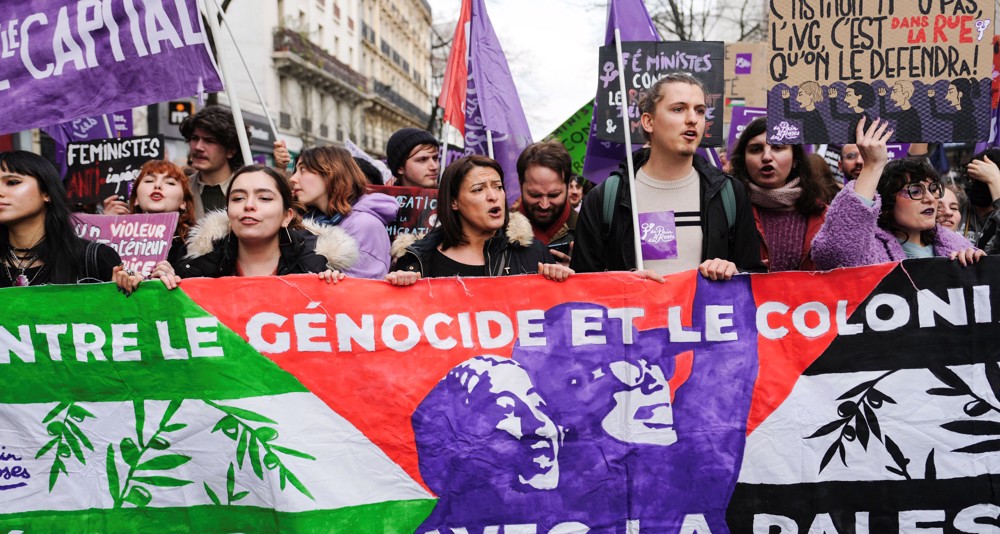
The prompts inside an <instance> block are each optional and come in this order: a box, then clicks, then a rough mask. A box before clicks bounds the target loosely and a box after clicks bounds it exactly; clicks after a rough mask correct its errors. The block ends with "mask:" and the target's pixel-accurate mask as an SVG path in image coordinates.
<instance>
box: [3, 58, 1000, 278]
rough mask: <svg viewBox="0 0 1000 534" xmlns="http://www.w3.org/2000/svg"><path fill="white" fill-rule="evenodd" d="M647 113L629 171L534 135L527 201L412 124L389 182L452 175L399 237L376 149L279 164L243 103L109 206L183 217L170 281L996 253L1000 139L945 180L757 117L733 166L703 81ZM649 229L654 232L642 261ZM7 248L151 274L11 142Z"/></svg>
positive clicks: (497, 175)
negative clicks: (798, 136) (592, 172)
mask: <svg viewBox="0 0 1000 534" xmlns="http://www.w3.org/2000/svg"><path fill="white" fill-rule="evenodd" d="M639 109H640V111H641V112H642V115H641V119H640V120H641V125H642V131H643V133H644V134H645V137H646V145H645V146H644V147H643V148H642V149H641V150H639V151H637V152H636V153H635V154H634V169H635V177H634V181H632V180H630V179H629V171H628V169H627V165H626V163H625V162H624V161H623V162H622V165H621V167H620V168H619V170H617V171H615V173H613V174H612V176H610V177H599V179H598V180H594V181H600V182H601V183H600V184H599V185H596V186H595V185H594V184H593V183H592V182H591V181H589V180H587V179H585V178H584V177H582V176H579V175H575V174H574V173H573V168H572V161H571V159H570V155H569V153H568V152H567V150H566V149H565V147H563V146H562V144H560V143H559V142H558V141H546V142H541V143H535V144H533V145H531V146H529V147H528V148H527V149H526V150H525V151H524V152H523V153H522V154H521V156H520V158H519V159H518V162H517V173H518V183H519V185H520V188H521V190H520V200H519V201H518V203H517V205H515V206H510V205H508V202H507V198H508V195H507V194H506V192H505V191H504V169H503V168H502V167H501V165H500V164H499V163H497V162H496V161H494V160H492V159H490V158H487V157H485V156H466V157H462V158H460V159H458V160H456V161H454V162H452V163H451V164H450V165H448V166H447V168H445V169H443V170H442V169H441V166H440V165H441V163H440V161H439V158H440V155H439V147H438V141H437V140H436V139H435V137H434V136H433V135H432V134H431V133H430V132H427V131H425V130H421V129H417V128H404V129H402V130H399V131H397V132H396V133H394V134H393V135H392V136H391V137H390V139H389V141H388V144H387V146H386V150H385V152H386V155H387V167H388V169H389V173H391V175H392V176H391V179H389V180H386V181H385V185H397V186H410V187H420V188H434V189H437V195H438V197H437V200H438V202H437V210H438V212H437V219H436V220H437V224H436V227H435V228H433V229H432V230H431V231H430V232H429V233H427V234H425V235H412V234H405V235H401V236H400V237H398V238H397V239H396V241H395V242H391V241H390V236H389V234H388V232H387V231H386V227H387V225H389V224H390V223H392V222H393V221H394V220H395V218H396V216H397V211H398V204H397V202H396V199H395V198H394V197H392V196H389V195H386V194H382V193H377V192H371V191H370V189H369V188H370V187H371V186H373V185H382V184H383V178H382V176H381V174H380V173H379V171H378V169H376V168H375V167H374V166H373V165H372V164H371V163H369V162H368V161H366V160H365V159H361V158H355V157H352V156H351V154H350V153H349V152H348V151H347V150H345V149H343V148H339V147H334V146H319V147H312V148H305V149H303V150H302V151H301V152H300V153H299V154H298V155H297V157H295V159H294V161H293V159H292V156H291V154H290V153H289V152H288V150H287V148H286V147H285V145H284V143H283V142H281V141H279V142H277V143H275V152H274V161H275V166H274V167H267V166H263V165H248V166H244V162H243V160H242V156H241V153H240V150H239V146H238V141H237V139H238V137H237V135H236V127H235V124H234V122H233V120H232V116H231V115H230V112H229V111H228V110H226V109H225V108H222V107H219V106H210V107H207V108H205V109H203V110H202V111H200V112H199V113H197V114H195V115H193V116H191V117H189V118H188V119H187V120H185V121H184V123H183V124H181V126H180V130H181V133H182V134H183V136H184V138H185V139H186V140H187V142H188V146H189V156H188V165H189V166H188V167H187V168H181V167H180V166H178V165H175V164H174V163H171V162H169V161H161V160H155V161H150V162H148V163H146V164H145V165H143V167H142V168H141V169H140V171H139V173H138V178H137V179H136V181H135V183H134V186H133V187H131V188H130V194H129V196H128V198H127V199H126V198H120V197H118V196H112V197H109V198H107V199H105V200H104V202H103V205H102V206H100V208H101V211H102V212H103V213H104V214H109V215H124V214H130V213H169V212H177V213H178V224H177V228H176V232H175V233H174V235H173V236H172V239H171V243H170V248H169V254H168V256H167V259H166V260H164V261H161V262H159V263H157V264H156V265H155V266H154V267H153V269H152V272H151V273H150V274H149V275H148V276H149V278H152V279H159V280H162V281H163V283H164V284H165V285H166V286H167V287H169V288H173V287H176V286H177V285H178V284H179V283H180V282H181V280H182V279H183V278H188V277H219V276H270V275H284V274H296V273H315V274H316V275H317V276H318V277H319V278H321V279H323V280H326V281H327V282H330V283H335V282H337V281H338V280H341V279H343V278H344V277H345V276H351V277H357V278H369V279H384V280H387V281H388V282H390V283H392V284H394V285H400V286H406V285H412V284H414V283H416V282H417V281H418V280H420V279H421V278H430V277H449V276H507V275H521V274H540V275H542V276H544V277H545V278H548V279H550V280H554V281H563V280H566V279H567V278H569V277H570V276H571V275H572V274H574V273H578V272H601V271H618V270H636V269H637V268H638V267H639V266H640V265H641V266H642V267H643V269H642V270H641V274H643V275H644V276H646V277H648V278H651V279H654V280H658V281H662V280H663V278H662V276H663V275H667V274H671V273H675V272H679V271H684V270H688V269H698V271H699V272H700V273H701V274H702V275H703V276H705V277H706V278H709V279H712V280H726V279H729V278H731V277H732V276H733V275H735V274H737V273H740V272H767V271H770V272H778V271H790V270H817V269H822V270H828V269H835V268H839V267H851V266H862V265H870V264H875V263H882V262H888V261H898V260H903V259H909V258H927V257H935V256H938V257H947V258H951V259H953V260H956V261H958V262H959V263H961V264H962V265H968V264H970V263H973V262H976V261H978V260H979V259H980V258H982V257H983V256H984V255H988V254H998V253H1000V232H998V231H997V230H998V226H1000V167H998V166H997V162H1000V149H989V150H986V151H985V152H983V153H981V154H977V155H976V156H974V157H973V158H972V160H971V161H970V162H969V163H968V165H967V166H966V167H965V168H964V170H963V171H962V172H960V173H957V176H954V175H953V176H944V177H942V176H941V175H940V174H939V173H938V172H937V171H936V170H935V169H934V167H933V166H931V164H930V162H929V160H928V159H927V158H926V154H925V153H923V154H921V153H919V151H920V148H919V147H923V148H924V149H926V147H927V145H913V147H918V148H916V149H913V148H911V153H910V155H909V156H907V157H903V158H899V159H896V160H893V161H889V158H888V150H887V144H888V141H889V140H890V138H891V137H892V134H893V131H892V130H891V129H889V123H888V121H885V120H881V119H879V118H877V117H874V118H867V117H864V118H862V119H861V120H859V121H858V124H857V127H856V129H855V131H854V132H853V134H852V141H854V142H853V143H851V144H848V145H844V146H843V148H842V149H841V151H840V160H839V164H838V166H839V171H840V172H839V174H840V175H841V179H839V180H838V179H837V178H836V177H835V175H834V173H833V172H832V169H831V167H830V166H829V165H828V164H827V163H826V161H825V160H824V159H823V158H822V157H820V156H817V155H816V154H807V153H806V150H804V147H803V146H801V145H782V144H773V143H771V142H769V141H768V139H767V124H766V120H765V119H763V118H760V119H757V120H754V121H753V122H751V123H750V124H749V125H747V127H746V128H745V129H744V131H743V132H742V134H741V135H740V137H739V139H738V140H737V142H736V144H735V146H734V147H731V151H730V152H729V153H730V154H731V155H730V157H729V160H728V161H727V162H726V165H725V166H724V168H723V169H719V168H716V167H715V166H713V165H711V164H710V163H709V162H707V161H706V160H704V159H703V158H701V157H700V156H698V155H697V154H696V149H697V148H698V146H699V144H700V143H701V141H702V137H703V135H704V133H705V123H706V121H705V116H706V112H707V107H706V103H705V94H704V88H703V87H702V85H701V83H700V82H699V81H698V80H697V79H695V78H694V77H692V76H690V75H687V74H683V73H674V74H670V75H668V76H666V77H664V78H662V79H661V80H659V81H658V82H656V83H655V84H654V85H653V86H652V87H651V88H650V90H649V91H648V92H647V93H646V94H645V95H643V97H642V99H641V101H640V103H639ZM897 127H898V128H902V127H904V126H903V125H898V126H897ZM289 166H290V168H289ZM386 176H388V174H387V175H386ZM594 178H597V177H594ZM605 178H606V179H605ZM633 187H634V188H635V192H634V194H633V191H631V188H633ZM633 199H635V205H633ZM633 212H635V215H636V217H637V218H638V220H640V228H639V229H638V231H639V236H636V233H635V232H636V229H635V228H634V227H633ZM651 236H652V237H651ZM636 237H638V238H639V239H638V240H641V241H642V242H643V243H646V244H648V245H649V248H648V249H647V248H646V247H645V246H644V247H643V248H642V249H641V250H642V251H643V252H642V254H643V257H642V258H641V259H637V258H636V246H635V244H636V241H637V239H636ZM0 246H2V248H3V250H2V253H3V260H2V261H0V263H2V268H0V287H9V286H27V285H42V284H72V283H88V282H110V281H113V282H115V283H117V285H118V287H119V289H120V290H121V291H122V292H124V293H129V294H130V293H131V292H132V291H135V290H136V289H137V288H138V287H139V284H140V282H142V281H143V280H145V279H146V278H145V277H144V276H143V275H142V274H139V273H136V272H133V271H131V270H129V269H126V268H125V267H124V266H123V264H122V261H121V258H120V257H119V256H118V254H117V253H116V252H115V251H114V250H113V249H112V248H111V247H108V246H106V245H102V244H98V243H95V242H92V241H88V240H86V239H83V238H81V237H78V236H77V234H76V233H75V230H74V218H73V214H72V212H71V211H70V205H69V203H68V201H67V198H66V191H65V188H64V184H63V181H62V179H61V177H60V176H59V175H58V172H57V171H56V169H55V167H54V166H53V165H52V164H51V163H50V162H49V161H47V160H46V159H44V158H42V157H41V156H38V155H36V154H32V153H29V152H24V151H14V152H4V153H0Z"/></svg>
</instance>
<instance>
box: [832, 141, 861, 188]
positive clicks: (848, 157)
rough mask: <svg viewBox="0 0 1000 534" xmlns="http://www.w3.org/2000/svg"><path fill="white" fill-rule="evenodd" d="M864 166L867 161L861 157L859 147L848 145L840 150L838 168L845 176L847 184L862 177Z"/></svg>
mask: <svg viewBox="0 0 1000 534" xmlns="http://www.w3.org/2000/svg"><path fill="white" fill-rule="evenodd" d="M864 166H865V159H864V158H862V157H861V151H859V150H858V145H855V144H847V145H844V148H842V149H840V162H838V163H837V167H839V168H840V173H841V174H842V175H843V176H844V183H845V184H846V183H847V182H850V181H851V180H857V179H858V176H861V169H863V168H864Z"/></svg>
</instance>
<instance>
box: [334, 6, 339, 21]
mask: <svg viewBox="0 0 1000 534" xmlns="http://www.w3.org/2000/svg"><path fill="white" fill-rule="evenodd" d="M333 18H335V19H338V20H339V19H340V6H339V5H338V4H337V2H334V3H333Z"/></svg>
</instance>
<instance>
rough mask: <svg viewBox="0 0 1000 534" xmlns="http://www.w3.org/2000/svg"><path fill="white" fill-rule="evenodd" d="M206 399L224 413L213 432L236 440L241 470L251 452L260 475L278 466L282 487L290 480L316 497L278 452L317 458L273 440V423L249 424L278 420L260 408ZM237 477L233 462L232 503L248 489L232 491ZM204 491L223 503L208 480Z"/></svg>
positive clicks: (229, 492) (230, 477)
mask: <svg viewBox="0 0 1000 534" xmlns="http://www.w3.org/2000/svg"><path fill="white" fill-rule="evenodd" d="M204 402H205V404H208V405H209V406H211V407H213V408H215V409H217V410H219V411H221V412H222V413H224V414H225V415H224V416H223V417H222V419H220V420H219V422H218V423H216V424H215V428H213V429H212V432H217V431H222V433H223V434H224V435H225V436H226V437H228V438H229V439H231V440H233V441H235V442H236V462H237V463H238V464H239V467H240V469H241V470H242V469H243V463H244V460H245V459H246V458H247V457H248V456H249V459H250V467H251V469H252V470H253V473H254V475H256V476H257V478H258V479H260V480H264V470H265V469H267V470H268V471H274V470H275V469H277V470H278V479H279V485H280V487H281V490H282V491H284V490H285V486H286V483H290V484H291V485H292V486H294V487H295V489H297V490H299V492H300V493H302V494H303V495H305V496H306V497H309V498H310V499H311V500H314V501H315V500H316V498H315V497H313V495H312V493H310V492H309V489H308V488H306V486H305V484H303V483H302V481H300V480H299V478H298V477H296V476H295V474H294V473H292V471H291V470H290V469H288V467H286V466H285V464H284V462H283V461H282V460H281V457H280V456H278V453H281V454H282V455H287V456H294V457H296V458H302V459H305V460H316V458H315V457H314V456H312V455H309V454H306V453H304V452H302V451H298V450H295V449H292V448H289V447H283V446H281V445H277V444H275V443H273V442H274V441H275V440H276V439H277V438H278V431H277V430H276V429H275V428H274V427H270V426H263V425H261V426H258V427H256V428H254V427H253V426H251V424H250V423H264V424H271V425H277V424H278V423H277V422H276V421H274V420H272V419H270V418H268V417H265V416H263V415H261V414H259V413H257V412H253V411H250V410H246V409H243V408H237V407H235V406H225V405H222V404H217V403H215V402H212V401H210V400H205V401H204ZM234 481H235V473H234V469H233V464H231V463H230V464H229V474H228V475H227V477H226V486H227V488H226V493H227V497H228V500H229V502H230V503H231V502H235V501H238V500H240V499H242V498H243V497H245V496H246V492H240V493H236V494H234V493H233V490H234ZM205 493H207V494H208V497H209V499H211V500H212V502H214V503H216V504H221V501H220V499H219V497H218V495H216V493H215V492H214V491H213V490H212V488H211V487H210V486H209V485H208V484H207V483H206V484H205Z"/></svg>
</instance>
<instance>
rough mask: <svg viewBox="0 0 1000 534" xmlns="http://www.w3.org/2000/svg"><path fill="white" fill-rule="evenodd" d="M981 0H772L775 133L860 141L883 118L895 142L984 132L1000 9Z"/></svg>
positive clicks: (801, 139)
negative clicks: (863, 130)
mask: <svg viewBox="0 0 1000 534" xmlns="http://www.w3.org/2000/svg"><path fill="white" fill-rule="evenodd" d="M980 4H983V6H985V4H984V3H983V2H978V3H977V2H976V1H964V2H929V1H921V2H850V3H843V2H815V1H813V0H796V1H793V2H787V1H782V0H772V1H771V10H770V11H771V17H770V36H771V41H770V47H771V56H770V62H769V74H770V78H771V87H770V89H769V91H768V101H767V107H768V139H769V141H771V142H773V143H795V144H800V143H816V144H822V143H853V142H855V139H856V131H857V126H858V123H859V122H861V120H862V119H864V121H865V125H866V126H870V125H871V124H872V121H873V120H874V119H876V118H878V119H881V120H887V121H888V122H889V129H891V130H892V132H893V133H892V137H891V138H890V139H891V140H892V141H899V142H952V141H953V142H971V141H977V140H983V139H985V138H986V137H987V135H988V127H989V112H988V111H989V109H990V97H991V95H990V88H991V83H992V81H991V77H992V76H991V75H992V61H993V56H992V54H991V53H990V52H991V50H992V48H991V46H992V41H991V38H990V36H991V35H992V34H993V29H992V24H993V21H992V20H991V19H993V18H994V17H993V14H992V13H990V12H988V11H987V10H986V7H988V6H985V7H981V6H980ZM987 30H988V31H987Z"/></svg>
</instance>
